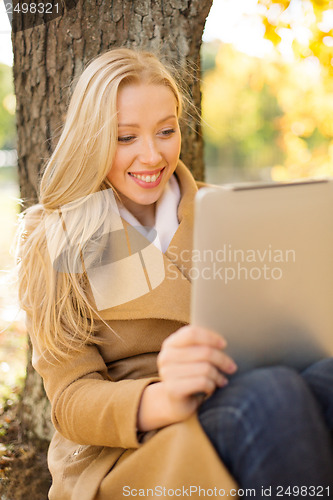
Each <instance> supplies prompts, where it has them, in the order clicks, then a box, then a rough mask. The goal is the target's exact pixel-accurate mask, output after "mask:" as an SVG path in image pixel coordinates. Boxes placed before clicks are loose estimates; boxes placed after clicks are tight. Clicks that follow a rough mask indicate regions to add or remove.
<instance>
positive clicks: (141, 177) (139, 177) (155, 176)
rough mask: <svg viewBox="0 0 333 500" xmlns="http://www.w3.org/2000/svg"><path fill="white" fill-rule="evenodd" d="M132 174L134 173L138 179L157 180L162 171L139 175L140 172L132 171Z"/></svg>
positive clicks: (145, 180)
mask: <svg viewBox="0 0 333 500" xmlns="http://www.w3.org/2000/svg"><path fill="white" fill-rule="evenodd" d="M130 174H131V175H133V177H136V179H139V180H140V181H144V182H155V181H156V179H157V178H158V177H159V176H160V174H161V171H160V172H158V174H155V175H139V174H132V173H131V172H130Z"/></svg>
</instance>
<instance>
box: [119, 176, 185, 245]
mask: <svg viewBox="0 0 333 500" xmlns="http://www.w3.org/2000/svg"><path fill="white" fill-rule="evenodd" d="M179 202H180V189H179V185H178V181H177V179H176V176H175V175H174V174H173V175H172V176H171V177H170V179H169V181H168V183H167V185H166V186H165V188H164V191H163V193H162V196H161V197H160V199H159V200H157V202H156V210H155V225H154V227H152V228H147V227H145V228H144V226H143V225H142V224H141V223H140V222H139V221H138V220H137V219H136V217H134V215H133V214H132V213H131V212H130V211H129V210H127V208H125V207H124V205H122V204H120V203H119V202H118V201H117V204H118V209H119V213H120V215H121V217H122V218H123V219H125V220H126V221H127V222H128V223H129V224H131V226H134V227H136V228H137V229H138V230H140V227H141V228H144V230H143V231H142V234H144V236H146V237H147V238H148V239H149V240H150V241H152V243H153V244H154V245H155V246H156V247H157V248H159V249H160V250H161V251H162V252H163V253H164V252H165V251H166V250H167V248H168V246H169V244H170V242H171V240H172V238H173V235H174V234H175V232H176V231H177V229H178V226H179V222H178V216H177V212H178V205H179ZM140 232H141V231H140Z"/></svg>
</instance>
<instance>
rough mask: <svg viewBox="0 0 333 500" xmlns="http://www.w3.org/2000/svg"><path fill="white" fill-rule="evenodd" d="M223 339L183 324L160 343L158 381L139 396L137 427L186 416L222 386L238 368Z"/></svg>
mask: <svg viewBox="0 0 333 500" xmlns="http://www.w3.org/2000/svg"><path fill="white" fill-rule="evenodd" d="M225 347H226V341H225V340H224V339H223V338H222V337H221V336H220V335H219V334H217V333H216V332H213V331H212V330H207V329H205V328H200V327H195V326H192V325H188V326H184V327H182V328H180V329H179V330H177V331H176V332H175V333H173V334H172V335H170V336H169V337H168V338H167V339H166V340H165V341H164V342H163V344H162V348H161V351H160V353H159V355H158V357H157V366H158V371H159V375H160V377H161V382H159V383H156V384H152V385H149V386H148V387H147V388H146V389H145V391H144V393H143V396H142V400H141V405H140V409H139V415H138V427H139V429H140V430H150V429H154V428H158V427H162V426H164V425H167V424H170V423H174V422H179V421H181V420H185V419H186V418H187V417H189V416H190V415H191V414H192V413H194V411H195V410H196V409H197V408H198V406H199V405H200V403H201V402H202V400H203V397H200V396H199V397H198V396H197V394H200V393H202V394H203V393H204V394H206V395H207V396H209V395H211V394H212V393H213V392H214V391H215V389H216V388H217V387H223V386H224V385H226V384H227V382H228V379H227V378H226V376H225V374H227V375H231V374H232V373H234V372H235V371H236V370H237V367H236V365H235V363H234V361H233V360H232V359H231V358H230V357H229V356H227V355H226V354H225V353H224V352H223V349H224V348H225Z"/></svg>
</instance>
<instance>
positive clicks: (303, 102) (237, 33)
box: [0, 0, 333, 458]
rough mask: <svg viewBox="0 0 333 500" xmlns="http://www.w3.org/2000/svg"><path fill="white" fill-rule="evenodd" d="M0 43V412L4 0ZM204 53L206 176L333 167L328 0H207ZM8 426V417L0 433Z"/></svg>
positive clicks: (5, 340)
mask: <svg viewBox="0 0 333 500" xmlns="http://www.w3.org/2000/svg"><path fill="white" fill-rule="evenodd" d="M0 48H1V50H0V414H1V412H3V411H4V410H7V411H8V408H10V407H11V406H13V405H14V404H15V402H16V400H17V398H18V397H19V394H20V390H21V388H22V384H23V381H24V376H25V369H26V334H25V329H24V319H23V317H22V315H21V313H20V311H19V309H18V305H17V298H16V291H15V277H14V275H13V274H12V273H11V270H12V268H13V265H14V256H13V254H12V253H10V248H11V245H12V242H13V235H14V232H15V226H16V222H17V214H18V213H19V210H20V200H19V187H18V179H17V169H16V154H15V151H16V129H15V96H14V92H13V82H12V68H11V65H12V53H11V42H10V24H9V21H8V19H7V16H6V12H5V9H4V2H3V1H2V0H0ZM201 61H202V84H201V90H202V127H203V135H204V144H205V165H206V180H207V181H208V182H212V183H226V182H234V181H244V180H245V181H248V180H250V181H252V180H255V181H257V180H259V181H271V180H272V181H280V180H287V179H296V178H303V177H318V176H319V177H320V176H332V175H333V2H331V1H325V0H318V1H310V0H291V1H284V0H280V1H272V0H214V2H213V7H212V9H211V11H210V14H209V16H208V19H207V23H206V29H205V32H204V37H203V45H202V49H201ZM7 414H8V413H7ZM8 418H10V417H8ZM8 424H9V422H8ZM5 432H6V421H4V422H2V424H1V426H0V436H1V433H5ZM5 450H6V448H4V452H5ZM0 458H1V439H0Z"/></svg>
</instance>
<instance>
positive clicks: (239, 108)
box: [202, 44, 283, 168]
mask: <svg viewBox="0 0 333 500" xmlns="http://www.w3.org/2000/svg"><path fill="white" fill-rule="evenodd" d="M205 50H206V51H207V48H206V49H205ZM264 67H265V62H264V61H262V60H260V59H257V58H251V57H249V56H247V55H245V54H241V53H239V52H237V51H235V50H234V49H233V47H232V46H231V45H227V44H220V47H219V50H218V52H217V55H216V66H215V67H214V68H213V69H211V70H208V71H207V72H206V73H205V74H204V78H203V85H202V91H203V100H202V110H203V132H204V137H205V149H206V161H207V163H209V164H210V165H218V166H220V167H228V166H236V167H242V168H244V167H259V168H260V167H265V166H267V165H272V164H275V163H276V162H279V161H281V159H282V158H283V153H282V152H281V149H280V148H279V146H278V137H279V131H278V128H277V123H276V118H278V117H280V116H281V114H282V112H281V109H280V107H279V104H278V102H277V98H276V95H274V93H273V92H272V89H271V88H270V86H269V85H268V84H267V82H265V79H264Z"/></svg>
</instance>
